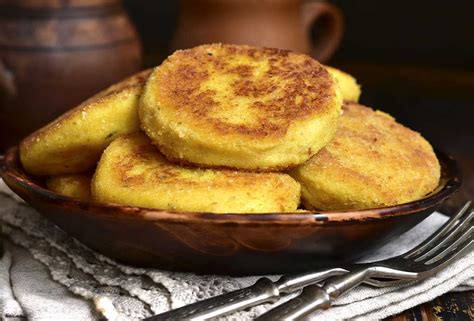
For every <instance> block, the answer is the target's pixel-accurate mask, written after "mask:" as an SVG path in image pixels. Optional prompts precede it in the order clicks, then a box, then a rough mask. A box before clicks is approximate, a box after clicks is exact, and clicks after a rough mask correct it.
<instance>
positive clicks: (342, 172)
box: [291, 103, 440, 210]
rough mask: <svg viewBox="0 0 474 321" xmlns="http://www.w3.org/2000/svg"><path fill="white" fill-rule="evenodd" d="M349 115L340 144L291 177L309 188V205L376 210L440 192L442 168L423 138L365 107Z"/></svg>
mask: <svg viewBox="0 0 474 321" xmlns="http://www.w3.org/2000/svg"><path fill="white" fill-rule="evenodd" d="M343 111H344V112H343V114H342V116H341V118H340V119H339V124H338V131H337V132H336V136H335V137H334V139H333V140H332V141H331V142H330V143H329V144H328V145H326V146H325V147H324V148H323V149H322V150H321V151H320V152H319V153H318V154H316V155H315V156H313V157H312V158H311V159H310V160H309V161H308V162H307V163H305V164H303V165H302V166H300V167H298V168H297V169H295V170H293V171H292V172H291V173H292V175H293V176H294V177H295V178H296V179H297V180H298V181H299V182H300V183H301V184H302V185H303V187H305V188H304V189H303V199H304V201H305V204H308V205H309V206H310V207H311V208H316V209H323V210H340V209H359V208H374V207H379V206H387V205H393V204H403V203H406V202H409V201H412V200H415V199H419V198H421V197H423V196H424V195H426V194H428V193H430V192H431V191H432V190H433V189H435V188H436V186H437V185H438V180H439V177H440V167H439V163H438V160H437V159H436V156H435V154H434V152H433V149H432V147H431V146H430V144H429V143H428V142H427V141H426V140H425V139H424V138H423V137H422V136H421V135H420V134H419V133H417V132H415V131H413V130H410V129H409V128H407V127H405V126H403V125H401V124H399V123H397V122H396V121H395V120H394V119H393V118H392V117H391V116H390V115H388V114H386V113H383V112H380V111H374V110H372V109H371V108H368V107H365V106H362V105H359V104H355V103H346V104H344V106H343ZM336 187H337V189H336ZM305 191H306V192H305Z"/></svg>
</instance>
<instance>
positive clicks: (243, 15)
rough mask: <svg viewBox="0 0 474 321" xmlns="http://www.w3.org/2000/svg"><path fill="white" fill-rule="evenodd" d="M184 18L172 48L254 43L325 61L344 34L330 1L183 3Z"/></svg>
mask: <svg viewBox="0 0 474 321" xmlns="http://www.w3.org/2000/svg"><path fill="white" fill-rule="evenodd" d="M179 14H180V15H179V20H178V27H177V30H176V34H175V36H174V40H173V42H172V49H182V48H190V47H194V46H196V45H199V44H203V43H213V42H222V43H234V44H249V45H255V46H265V47H275V48H283V49H291V50H295V51H298V52H303V53H308V54H311V55H312V56H313V57H315V58H316V59H318V60H320V61H326V60H327V59H328V58H329V57H330V56H331V55H332V54H333V53H334V51H335V50H336V48H337V47H338V45H339V42H340V40H341V37H342V33H343V29H344V27H343V17H342V14H341V12H340V10H339V9H338V8H337V7H335V6H334V5H331V4H330V3H328V2H326V1H302V0H272V1H262V0H181V1H180V12H179ZM312 35H314V36H312Z"/></svg>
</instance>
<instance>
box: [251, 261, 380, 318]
mask: <svg viewBox="0 0 474 321" xmlns="http://www.w3.org/2000/svg"><path fill="white" fill-rule="evenodd" d="M372 274H373V270H372V269H371V268H365V269H359V270H356V271H353V272H349V273H346V274H344V275H340V276H335V277H333V278H331V279H329V280H328V281H327V282H326V284H325V285H324V286H323V287H321V286H319V285H318V284H313V285H308V286H306V287H305V288H304V289H303V291H302V292H301V294H300V295H298V296H297V297H295V298H293V299H291V300H289V301H288V302H285V303H283V304H281V305H279V306H278V307H276V308H274V309H272V310H270V311H269V312H267V313H264V314H263V315H261V316H260V317H258V318H257V319H256V320H259V321H270V320H300V319H301V318H304V317H307V316H308V315H309V314H311V313H313V312H315V311H317V310H320V309H328V308H329V307H330V306H331V305H332V302H333V300H334V299H335V298H337V297H339V296H340V295H342V294H343V293H346V292H348V291H349V290H351V289H352V288H354V287H356V286H358V285H359V284H361V283H362V282H364V280H366V279H367V278H369V277H370V276H371V275H372Z"/></svg>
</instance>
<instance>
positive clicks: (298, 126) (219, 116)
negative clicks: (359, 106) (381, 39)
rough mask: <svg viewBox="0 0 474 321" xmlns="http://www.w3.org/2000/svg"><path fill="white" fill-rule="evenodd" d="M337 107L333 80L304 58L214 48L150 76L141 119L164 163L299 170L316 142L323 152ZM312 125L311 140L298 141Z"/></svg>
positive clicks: (183, 53)
mask: <svg viewBox="0 0 474 321" xmlns="http://www.w3.org/2000/svg"><path fill="white" fill-rule="evenodd" d="M341 102H342V98H341V95H340V92H339V90H338V86H337V83H336V81H335V79H334V78H333V76H331V74H330V73H329V72H328V71H327V70H326V68H324V67H323V66H322V65H321V64H319V63H318V62H317V61H315V60H313V59H311V58H310V57H308V56H306V55H303V54H297V53H293V52H291V51H288V50H280V49H271V48H255V47H250V46H237V45H221V44H213V45H203V46H199V47H196V48H193V49H188V50H180V51H177V52H175V53H174V54H173V55H171V56H170V57H168V59H166V60H165V62H163V64H162V65H161V66H160V67H158V68H157V69H156V70H155V71H154V72H153V74H152V75H151V76H150V78H149V80H148V82H147V85H146V88H145V91H144V95H143V98H142V100H141V104H140V118H141V121H142V129H143V130H144V131H145V132H146V133H147V134H148V136H149V137H150V138H152V140H153V141H154V142H155V143H156V144H157V145H158V146H160V149H161V151H162V152H163V153H164V154H166V155H167V156H168V157H169V158H173V159H183V160H184V161H185V162H189V163H194V164H202V165H207V166H228V167H237V168H244V169H264V170H265V169H267V170H268V169H274V168H288V167H289V166H292V165H296V164H300V163H301V162H302V161H304V160H306V159H307V158H308V157H309V156H311V155H309V156H308V153H307V151H308V150H309V148H310V147H313V149H311V151H312V153H313V154H314V153H315V152H317V150H318V148H317V146H316V144H315V141H318V140H319V141H321V143H320V145H321V146H319V148H321V147H322V146H324V143H325V142H326V141H327V140H329V139H330V137H329V136H331V135H330V134H333V132H334V130H335V127H336V120H337V115H338V112H339V109H340V105H341ZM312 123H314V126H313V129H312V130H314V131H318V133H316V137H311V138H308V137H303V138H302V137H300V136H302V134H300V132H299V131H300V130H306V129H307V128H306V127H311V126H310V125H311V124H312ZM319 131H320V132H322V131H325V134H321V133H319ZM326 133H329V134H326ZM309 135H312V133H309ZM197 149H200V150H205V153H199V155H194V150H197ZM290 150H291V153H293V155H291V156H286V155H288V154H289V152H290ZM272 153H273V154H274V155H272ZM276 154H278V155H276ZM206 155H207V156H206ZM275 155H276V156H275ZM198 156H199V157H198ZM267 156H269V157H271V156H275V157H278V158H280V159H278V160H277V159H272V160H271V161H270V160H267V159H265V157H267ZM286 157H288V159H286ZM238 158H240V159H241V160H242V161H241V162H239V161H238Z"/></svg>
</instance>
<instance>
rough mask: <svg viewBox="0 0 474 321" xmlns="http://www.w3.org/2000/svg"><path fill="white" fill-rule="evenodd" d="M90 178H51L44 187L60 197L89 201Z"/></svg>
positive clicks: (71, 176) (75, 176)
mask: <svg viewBox="0 0 474 321" xmlns="http://www.w3.org/2000/svg"><path fill="white" fill-rule="evenodd" d="M91 176H92V175H88V174H65V175H58V176H51V177H48V179H47V180H46V187H47V188H48V189H49V190H51V191H53V192H55V193H57V194H60V195H65V196H69V197H73V198H77V199H81V200H91V199H92V197H91Z"/></svg>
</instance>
